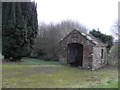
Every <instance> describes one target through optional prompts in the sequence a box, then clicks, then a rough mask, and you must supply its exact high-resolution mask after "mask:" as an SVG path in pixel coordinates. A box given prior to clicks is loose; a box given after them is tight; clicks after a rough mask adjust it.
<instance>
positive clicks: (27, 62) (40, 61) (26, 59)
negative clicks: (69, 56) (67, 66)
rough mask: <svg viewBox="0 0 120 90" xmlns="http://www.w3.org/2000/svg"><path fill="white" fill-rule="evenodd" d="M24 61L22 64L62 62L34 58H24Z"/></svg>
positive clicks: (53, 63) (55, 63)
mask: <svg viewBox="0 0 120 90" xmlns="http://www.w3.org/2000/svg"><path fill="white" fill-rule="evenodd" d="M22 61H23V62H21V63H20V64H29V65H48V64H49V65H57V64H60V63H59V62H58V61H44V60H39V59H33V58H31V59H30V58H23V59H22Z"/></svg>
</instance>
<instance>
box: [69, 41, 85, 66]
mask: <svg viewBox="0 0 120 90" xmlns="http://www.w3.org/2000/svg"><path fill="white" fill-rule="evenodd" d="M67 63H68V64H70V65H72V66H81V67H82V65H83V45H81V44H79V43H70V44H68V45H67Z"/></svg>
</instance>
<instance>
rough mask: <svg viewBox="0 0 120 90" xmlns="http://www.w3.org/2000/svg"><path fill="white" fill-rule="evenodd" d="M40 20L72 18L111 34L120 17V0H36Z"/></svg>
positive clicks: (51, 20) (49, 21)
mask: <svg viewBox="0 0 120 90" xmlns="http://www.w3.org/2000/svg"><path fill="white" fill-rule="evenodd" d="M35 1H36V2H37V11H38V21H39V23H41V22H44V23H46V24H49V23H51V22H52V23H58V22H60V21H62V20H66V19H71V20H75V21H78V22H80V23H82V24H83V25H86V26H87V27H88V28H89V29H93V28H94V29H97V28H99V30H100V31H101V32H102V33H106V34H111V32H110V31H111V28H112V26H113V24H114V23H115V21H116V20H117V18H118V1H119V0H35Z"/></svg>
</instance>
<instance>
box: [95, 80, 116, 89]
mask: <svg viewBox="0 0 120 90" xmlns="http://www.w3.org/2000/svg"><path fill="white" fill-rule="evenodd" d="M95 87H96V88H118V81H117V80H110V81H108V82H106V83H104V84H100V85H97V86H95Z"/></svg>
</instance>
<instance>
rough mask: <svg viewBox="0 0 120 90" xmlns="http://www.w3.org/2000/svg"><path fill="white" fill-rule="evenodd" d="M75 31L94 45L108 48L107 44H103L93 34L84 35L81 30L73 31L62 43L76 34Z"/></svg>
mask: <svg viewBox="0 0 120 90" xmlns="http://www.w3.org/2000/svg"><path fill="white" fill-rule="evenodd" d="M75 31H76V32H78V33H79V34H81V35H82V36H84V37H85V38H86V39H87V40H89V41H90V42H92V43H93V44H94V45H97V46H106V44H105V43H103V42H102V41H101V40H100V39H98V38H96V37H94V36H93V35H92V34H86V33H83V32H81V31H80V30H79V29H74V30H73V31H71V32H70V33H69V34H68V35H66V36H65V37H64V38H63V39H61V40H60V42H62V41H63V40H64V39H65V38H67V37H68V36H69V35H70V34H72V33H74V32H75ZM60 42H59V43H60Z"/></svg>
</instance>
